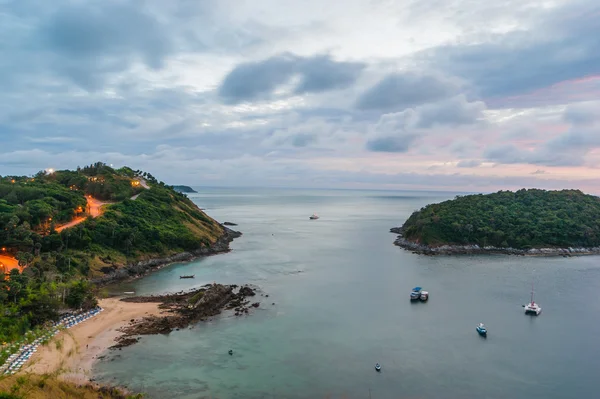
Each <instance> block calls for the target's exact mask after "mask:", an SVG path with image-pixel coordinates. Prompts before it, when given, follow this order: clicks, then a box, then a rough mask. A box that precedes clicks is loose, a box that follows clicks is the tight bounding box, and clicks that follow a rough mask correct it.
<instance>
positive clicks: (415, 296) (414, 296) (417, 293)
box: [410, 287, 421, 301]
mask: <svg viewBox="0 0 600 399" xmlns="http://www.w3.org/2000/svg"><path fill="white" fill-rule="evenodd" d="M419 299H421V287H415V288H413V289H412V292H411V293H410V300H411V301H418V300H419Z"/></svg>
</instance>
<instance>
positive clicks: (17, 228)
mask: <svg viewBox="0 0 600 399" xmlns="http://www.w3.org/2000/svg"><path fill="white" fill-rule="evenodd" d="M146 184H149V188H147V189H146V188H144V186H146ZM138 194H139V195H138ZM86 196H92V197H94V198H95V199H103V200H110V201H113V202H114V203H111V204H109V205H106V206H105V208H104V213H103V214H102V216H100V217H97V218H92V217H91V216H89V217H88V216H87V214H86V205H87V199H86ZM134 196H135V197H134ZM132 197H133V199H132ZM77 217H79V218H80V220H82V222H81V223H79V224H77V225H75V226H73V227H70V228H66V229H64V230H62V231H60V233H58V232H57V231H56V228H57V226H59V225H61V224H64V223H66V222H69V221H72V220H73V219H75V218H77ZM84 217H87V219H83V218H84ZM222 234H223V228H222V227H221V226H220V225H219V224H218V223H217V222H216V221H214V220H213V219H211V218H209V217H208V216H206V215H205V214H204V213H203V212H202V211H201V210H200V209H198V207H197V206H196V205H195V204H194V203H192V202H191V200H189V199H188V198H187V197H186V196H185V195H184V194H181V193H178V192H176V191H174V190H173V189H172V188H171V187H170V186H167V185H165V184H164V183H162V182H158V181H157V180H156V179H155V178H154V177H153V176H152V175H150V174H148V173H144V172H141V171H133V170H131V169H129V168H121V169H118V170H115V169H113V168H111V167H109V166H107V165H105V164H102V163H97V164H94V165H91V166H87V167H84V168H77V170H76V171H68V170H65V171H56V172H52V173H47V172H40V173H38V174H37V175H35V176H34V177H12V176H10V177H0V256H7V257H14V258H16V259H17V260H18V263H19V265H20V266H21V267H22V268H23V272H22V273H20V272H19V269H12V270H11V271H10V274H9V275H7V276H6V278H5V279H3V278H2V277H4V276H3V275H1V276H0V314H1V315H2V317H1V318H0V343H1V342H4V341H7V342H9V341H12V340H15V339H16V338H17V337H19V336H20V335H22V334H23V333H24V332H25V331H26V330H28V329H31V328H34V327H35V326H38V325H40V324H43V323H45V322H48V321H51V320H56V319H57V317H58V314H59V311H60V310H61V309H62V308H82V307H83V308H88V307H92V306H95V304H96V300H95V298H94V295H93V294H94V293H93V287H92V286H91V285H90V284H89V283H88V282H87V279H88V278H89V277H93V276H98V275H101V274H102V273H104V272H108V271H112V270H113V269H114V268H116V267H120V266H123V265H125V264H127V263H130V262H133V261H135V260H139V259H143V258H147V257H152V256H160V255H170V254H173V253H175V252H180V251H183V250H193V249H198V248H200V247H203V246H208V245H210V244H212V243H214V242H215V241H216V240H217V238H218V237H219V236H221V235H222Z"/></svg>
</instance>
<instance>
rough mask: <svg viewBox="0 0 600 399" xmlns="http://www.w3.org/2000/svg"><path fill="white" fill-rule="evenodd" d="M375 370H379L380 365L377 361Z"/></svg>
mask: <svg viewBox="0 0 600 399" xmlns="http://www.w3.org/2000/svg"><path fill="white" fill-rule="evenodd" d="M375 370H376V371H381V366H380V365H379V363H377V364H376V365H375Z"/></svg>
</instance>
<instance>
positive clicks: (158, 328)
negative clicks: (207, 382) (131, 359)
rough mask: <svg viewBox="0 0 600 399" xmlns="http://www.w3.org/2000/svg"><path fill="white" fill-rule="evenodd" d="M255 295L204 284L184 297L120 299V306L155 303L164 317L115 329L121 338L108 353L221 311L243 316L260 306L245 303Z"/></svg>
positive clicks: (241, 289) (243, 289) (245, 288)
mask: <svg viewBox="0 0 600 399" xmlns="http://www.w3.org/2000/svg"><path fill="white" fill-rule="evenodd" d="M255 295H256V289H253V288H251V287H249V286H247V285H244V286H241V287H238V286H237V285H223V284H208V285H206V286H204V287H202V288H199V289H194V290H191V291H188V292H185V293H184V292H181V293H177V294H168V295H153V296H139V297H127V298H122V299H121V301H123V302H134V303H146V302H153V303H156V302H158V303H160V305H159V308H160V309H162V310H164V311H165V312H166V315H164V316H147V317H143V318H142V319H138V320H135V319H132V320H131V321H130V322H129V324H128V325H127V326H125V327H122V328H121V329H119V332H121V333H122V335H121V336H120V337H118V338H117V339H116V342H117V343H116V344H115V345H113V346H112V347H111V348H110V349H120V348H123V347H125V346H129V345H133V344H135V343H136V342H138V341H139V340H140V336H141V335H154V334H169V333H170V332H172V331H173V330H180V329H182V328H186V327H188V326H190V325H191V324H194V323H197V322H200V321H206V320H207V319H209V318H210V317H213V316H217V315H219V314H220V313H221V312H222V311H224V310H232V311H235V315H236V316H241V315H246V314H248V313H249V311H250V309H252V308H258V307H259V306H260V303H259V302H253V303H251V301H250V300H249V299H248V298H250V297H254V296H255ZM266 297H268V295H266Z"/></svg>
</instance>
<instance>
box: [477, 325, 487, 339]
mask: <svg viewBox="0 0 600 399" xmlns="http://www.w3.org/2000/svg"><path fill="white" fill-rule="evenodd" d="M475 329H476V330H477V332H478V333H479V335H481V336H482V337H487V328H485V326H484V325H483V323H479V324H478V325H477V327H475Z"/></svg>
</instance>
